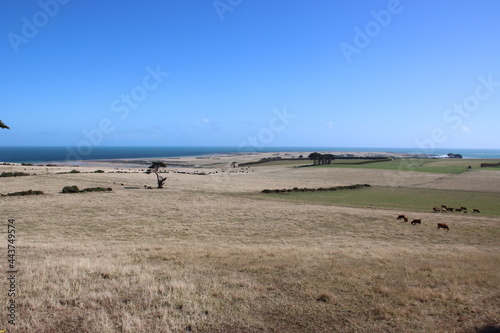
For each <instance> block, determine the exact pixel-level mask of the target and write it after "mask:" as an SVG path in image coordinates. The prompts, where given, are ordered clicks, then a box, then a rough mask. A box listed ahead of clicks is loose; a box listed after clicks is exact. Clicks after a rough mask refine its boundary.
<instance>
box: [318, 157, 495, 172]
mask: <svg viewBox="0 0 500 333" xmlns="http://www.w3.org/2000/svg"><path fill="white" fill-rule="evenodd" d="M499 161H500V160H491V159H490V160H479V159H430V158H422V159H416V158H408V159H394V160H391V161H383V162H374V163H366V162H367V160H335V161H333V162H332V164H328V165H319V166H315V167H316V168H318V167H319V168H357V169H382V170H398V171H418V172H434V173H461V172H465V171H467V170H468V167H469V166H470V167H471V170H500V167H495V168H481V163H496V162H499Z"/></svg>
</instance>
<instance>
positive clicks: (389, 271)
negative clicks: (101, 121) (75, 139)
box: [0, 160, 500, 332]
mask: <svg viewBox="0 0 500 333" xmlns="http://www.w3.org/2000/svg"><path fill="white" fill-rule="evenodd" d="M431 161H433V160H431ZM392 162H394V161H392ZM405 162H408V161H405ZM417 162H418V161H417ZM425 162H427V160H422V161H421V164H422V165H424V164H425ZM437 162H440V163H443V162H441V161H437ZM444 162H446V163H444V165H441V167H442V168H458V167H460V168H461V169H462V171H460V172H442V171H443V170H440V171H437V172H430V171H429V170H427V172H419V171H408V169H406V170H405V169H404V168H389V167H388V168H386V169H383V168H380V165H382V164H383V163H386V162H379V163H373V164H364V165H363V167H358V166H351V167H348V166H347V165H345V166H342V167H339V166H335V165H334V166H333V167H332V166H314V167H296V166H301V165H303V164H304V163H303V161H302V162H300V163H297V164H294V163H291V162H290V161H286V163H282V164H280V163H279V162H276V161H273V162H272V163H270V164H266V163H264V164H260V165H258V166H257V165H256V166H252V167H249V168H236V169H230V168H224V169H225V171H224V172H223V171H222V169H221V168H215V167H213V168H211V169H206V171H207V172H210V173H211V174H207V175H198V174H194V173H193V174H190V172H191V171H193V172H194V171H197V170H194V169H193V170H191V169H169V172H168V173H166V174H165V176H167V177H168V180H167V182H166V188H164V189H161V190H160V189H147V186H152V187H154V186H155V179H156V177H155V176H154V175H147V174H144V173H143V172H140V170H141V168H125V169H121V170H117V169H116V168H113V167H100V169H103V170H104V171H105V172H104V173H94V172H93V171H95V170H96V169H97V168H91V167H85V168H84V167H79V168H77V169H78V171H81V172H80V173H63V174H57V173H58V172H63V171H66V172H69V171H71V170H72V169H74V167H49V168H46V167H37V166H34V167H31V166H29V167H26V166H3V165H2V166H0V172H16V171H19V172H26V173H30V174H31V175H30V176H20V177H2V178H0V193H2V194H7V193H12V192H18V191H27V190H30V189H32V190H34V191H43V192H44V193H45V194H43V195H26V196H3V197H0V207H1V211H2V216H3V219H4V227H5V228H3V229H4V230H3V232H4V236H3V239H4V244H6V243H5V242H6V233H7V220H8V219H15V223H16V246H17V253H16V256H17V266H18V270H19V272H18V279H17V291H18V292H17V295H16V306H17V308H16V315H17V323H16V324H17V325H16V332H34V331H37V332H186V331H191V332H481V330H482V331H484V332H487V330H488V329H494V328H497V329H498V328H500V320H499V318H500V306H499V304H500V290H499V287H498V286H499V285H500V283H499V282H500V271H499V270H498V267H500V251H499V250H500V216H499V215H500V211H499V208H498V204H497V203H498V202H499V201H498V199H499V196H500V186H499V185H500V171H499V170H493V169H488V170H483V169H480V168H479V167H475V166H474V165H473V166H472V168H471V169H470V170H468V171H465V169H466V166H464V165H463V163H466V164H467V160H460V161H452V160H446V161H444ZM468 162H469V163H474V162H475V161H468ZM387 163H391V162H387ZM412 163H413V162H412ZM454 163H456V164H454ZM370 165H372V166H374V167H373V168H369V167H368V166H370ZM425 165H427V164H425ZM375 166H376V167H375ZM467 166H468V164H467ZM428 167H431V166H428ZM432 167H433V168H439V167H440V166H439V165H434V166H432ZM422 168H424V166H422ZM25 169H26V170H25ZM117 171H119V173H118V172H117ZM176 171H181V172H182V173H178V172H176ZM215 171H217V173H215ZM230 172H231V173H230ZM34 173H36V175H33V174H34ZM352 184H370V185H371V186H370V187H367V188H359V189H354V190H341V191H330V192H329V191H312V192H290V193H288V192H287V193H273V194H264V193H261V191H262V190H264V189H291V188H294V187H297V188H319V187H333V186H344V185H352ZM70 185H77V186H78V187H79V188H80V189H83V188H94V187H103V188H108V187H111V188H112V191H105V192H89V193H65V194H63V193H60V192H61V190H62V188H63V187H64V186H70ZM144 185H146V187H144ZM441 205H447V206H450V207H459V206H466V207H467V208H468V213H467V214H465V213H463V212H462V213H455V212H453V213H452V212H440V213H434V212H433V211H432V208H433V206H438V207H440V206H441ZM474 208H475V209H478V210H480V213H472V210H473V209H474ZM401 214H404V215H406V216H407V217H409V218H410V222H411V221H412V220H413V219H421V220H422V223H421V224H417V225H411V224H410V223H409V222H403V220H397V219H396V217H397V216H398V215H401ZM437 223H445V224H447V225H448V226H449V231H446V230H443V229H439V230H438V229H437ZM6 262H7V253H5V259H4V264H6ZM7 287H8V286H7V282H5V283H4V284H3V286H1V288H3V289H2V290H4V292H2V295H4V296H2V297H1V298H0V299H1V300H2V303H3V306H7V302H8V299H7V297H6V295H7V290H6V289H7ZM0 323H1V325H2V327H7V328H8V327H9V326H8V325H9V324H8V323H7V317H6V316H2V317H1V318H0ZM11 328H12V327H11Z"/></svg>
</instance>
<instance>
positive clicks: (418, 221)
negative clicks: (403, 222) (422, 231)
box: [411, 219, 422, 225]
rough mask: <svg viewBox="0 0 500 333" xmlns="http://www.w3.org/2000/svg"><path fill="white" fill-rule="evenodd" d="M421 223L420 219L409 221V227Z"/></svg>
mask: <svg viewBox="0 0 500 333" xmlns="http://www.w3.org/2000/svg"><path fill="white" fill-rule="evenodd" d="M421 223H422V220H420V219H418V220H413V221H411V225H415V224H421Z"/></svg>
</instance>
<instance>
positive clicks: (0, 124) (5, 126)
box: [0, 120, 10, 129]
mask: <svg viewBox="0 0 500 333" xmlns="http://www.w3.org/2000/svg"><path fill="white" fill-rule="evenodd" d="M0 128H5V129H10V127H9V126H7V125H5V124H4V123H3V121H1V120H0Z"/></svg>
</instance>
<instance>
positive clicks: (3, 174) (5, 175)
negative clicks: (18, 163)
mask: <svg viewBox="0 0 500 333" xmlns="http://www.w3.org/2000/svg"><path fill="white" fill-rule="evenodd" d="M29 175H30V174H29V173H26V172H19V171H16V172H2V173H1V174H0V177H20V176H29Z"/></svg>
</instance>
